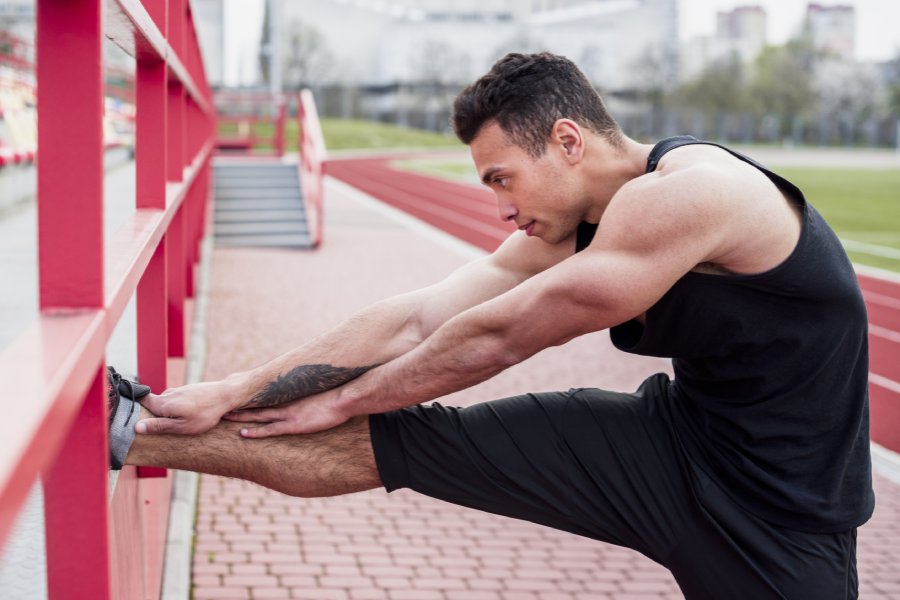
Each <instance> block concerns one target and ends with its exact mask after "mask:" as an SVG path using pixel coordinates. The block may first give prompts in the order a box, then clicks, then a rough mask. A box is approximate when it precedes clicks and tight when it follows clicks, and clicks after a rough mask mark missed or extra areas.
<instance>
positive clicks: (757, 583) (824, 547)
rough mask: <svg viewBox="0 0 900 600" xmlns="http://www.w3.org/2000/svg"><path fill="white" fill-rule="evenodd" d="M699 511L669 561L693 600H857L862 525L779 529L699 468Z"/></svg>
mask: <svg viewBox="0 0 900 600" xmlns="http://www.w3.org/2000/svg"><path fill="white" fill-rule="evenodd" d="M692 474H693V475H694V476H695V478H696V479H695V486H694V487H695V490H696V493H697V510H698V514H697V515H696V516H695V517H694V518H693V519H692V523H693V525H692V527H691V529H690V530H689V531H686V532H685V533H686V535H685V537H684V538H683V539H682V540H680V542H679V544H678V545H677V546H676V550H675V551H674V552H673V553H672V554H671V555H670V556H668V557H667V559H666V562H667V564H668V566H669V568H670V569H671V570H672V573H673V575H674V576H675V579H676V580H677V581H678V583H679V585H680V586H681V589H682V591H683V592H684V594H685V597H686V598H687V599H688V600H716V599H719V598H730V599H734V600H768V599H779V600H806V599H807V598H815V599H816V600H855V599H856V598H857V596H858V579H857V572H856V530H855V529H854V530H851V531H846V532H841V533H828V534H820V533H809V532H802V531H794V530H790V529H786V528H784V527H778V526H775V525H772V524H770V523H767V522H765V521H763V520H762V519H760V518H758V517H756V516H754V515H752V514H750V513H748V512H747V511H745V510H744V509H742V508H741V507H740V506H738V505H737V504H736V503H735V502H734V501H733V500H732V499H731V498H730V497H729V496H728V495H727V494H726V493H725V492H724V491H723V490H722V489H721V488H719V487H718V486H717V485H716V484H715V483H714V482H713V481H712V480H711V479H710V478H709V477H707V476H706V475H705V473H704V472H703V470H702V469H701V468H699V467H693V468H692Z"/></svg>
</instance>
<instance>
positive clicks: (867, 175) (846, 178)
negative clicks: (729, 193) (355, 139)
mask: <svg viewBox="0 0 900 600" xmlns="http://www.w3.org/2000/svg"><path fill="white" fill-rule="evenodd" d="M396 164H397V166H399V167H401V168H405V169H409V170H413V171H419V172H423V173H427V174H429V175H438V176H443V177H451V178H458V179H464V180H468V181H477V177H476V174H475V169H474V167H473V166H472V164H471V161H469V160H463V159H461V160H459V161H452V160H446V159H442V160H429V159H422V160H405V161H398V162H397V163H396ZM775 169H776V171H777V172H778V173H779V174H780V175H782V176H784V177H786V178H787V179H789V180H790V181H792V182H793V183H794V184H796V185H797V186H798V187H799V188H800V189H801V190H803V193H804V195H805V196H806V198H807V200H809V201H810V202H811V203H812V204H813V206H815V207H816V209H817V210H818V211H819V212H820V213H822V215H823V216H824V217H825V219H826V220H827V221H828V223H829V224H830V225H831V227H832V228H833V229H834V230H835V231H836V232H837V234H838V235H839V236H840V237H841V238H843V239H846V240H853V241H857V242H864V243H867V244H874V245H877V246H886V247H889V248H895V249H898V250H900V170H896V169H881V170H879V169H823V168H814V167H808V168H798V167H791V168H783V169H781V168H778V167H775ZM849 254H850V258H851V259H852V260H853V261H854V262H857V263H860V264H863V265H869V266H873V267H880V268H882V269H890V270H893V271H898V272H900V260H897V259H893V258H886V257H882V256H872V255H869V254H864V253H861V252H850V253H849Z"/></svg>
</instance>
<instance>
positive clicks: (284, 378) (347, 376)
mask: <svg viewBox="0 0 900 600" xmlns="http://www.w3.org/2000/svg"><path fill="white" fill-rule="evenodd" d="M377 366H378V365H377V364H375V365H369V366H367V367H350V368H348V367H333V366H331V365H300V366H299V367H294V368H293V369H291V370H290V371H288V372H287V373H285V374H283V375H279V376H278V377H277V378H276V379H275V380H274V381H270V382H269V383H267V384H266V385H265V387H263V389H261V390H260V391H259V392H257V393H256V395H254V396H253V397H252V398H250V400H248V401H247V403H246V404H244V405H243V406H242V407H241V408H242V409H245V408H267V407H272V406H281V405H282V404H287V403H288V402H293V401H294V400H299V399H300V398H305V397H306V396H312V395H313V394H318V393H319V392H325V391H327V390H330V389H333V388H336V387H339V386H342V385H344V384H345V383H347V382H348V381H351V380H353V379H356V378H357V377H359V376H360V375H362V374H363V373H365V372H366V371H369V370H370V369H374V368H375V367H377Z"/></svg>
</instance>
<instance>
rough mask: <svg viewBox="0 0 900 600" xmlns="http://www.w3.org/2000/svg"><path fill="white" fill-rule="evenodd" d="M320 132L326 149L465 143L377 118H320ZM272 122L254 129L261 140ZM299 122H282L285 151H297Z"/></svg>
mask: <svg viewBox="0 0 900 600" xmlns="http://www.w3.org/2000/svg"><path fill="white" fill-rule="evenodd" d="M321 123H322V135H323V136H324V137H325V147H326V148H328V150H369V149H378V148H448V149H461V148H464V146H463V145H462V144H461V143H460V142H459V141H458V140H457V139H456V138H455V137H452V136H447V135H443V134H440V133H434V132H431V131H423V130H421V129H413V128H411V127H399V126H397V125H391V124H388V123H379V122H376V121H363V120H358V119H322V121H321ZM274 127H275V126H274V124H273V123H257V124H255V125H254V127H253V132H254V133H255V134H256V135H257V136H258V137H259V138H261V139H264V140H268V139H271V138H272V136H273V134H274V130H275V129H274ZM221 131H222V133H233V132H234V131H236V128H234V127H232V128H231V131H229V130H228V128H225V127H222V129H221ZM298 131H299V129H298V125H297V121H296V120H288V122H287V124H286V125H285V145H286V148H287V151H288V152H296V150H297V137H298ZM254 149H256V150H271V149H272V144H271V143H267V142H262V143H259V144H256V145H255V146H254Z"/></svg>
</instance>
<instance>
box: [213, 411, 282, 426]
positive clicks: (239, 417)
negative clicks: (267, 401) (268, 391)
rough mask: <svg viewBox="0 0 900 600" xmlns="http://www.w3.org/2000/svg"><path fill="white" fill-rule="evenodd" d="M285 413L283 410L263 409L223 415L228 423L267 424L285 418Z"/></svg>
mask: <svg viewBox="0 0 900 600" xmlns="http://www.w3.org/2000/svg"><path fill="white" fill-rule="evenodd" d="M284 416H285V415H284V411H282V410H281V409H263V410H240V411H233V412H228V413H225V414H224V415H222V418H223V419H225V420H226V421H235V422H238V423H266V422H268V421H276V420H280V419H282V418H284Z"/></svg>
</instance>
